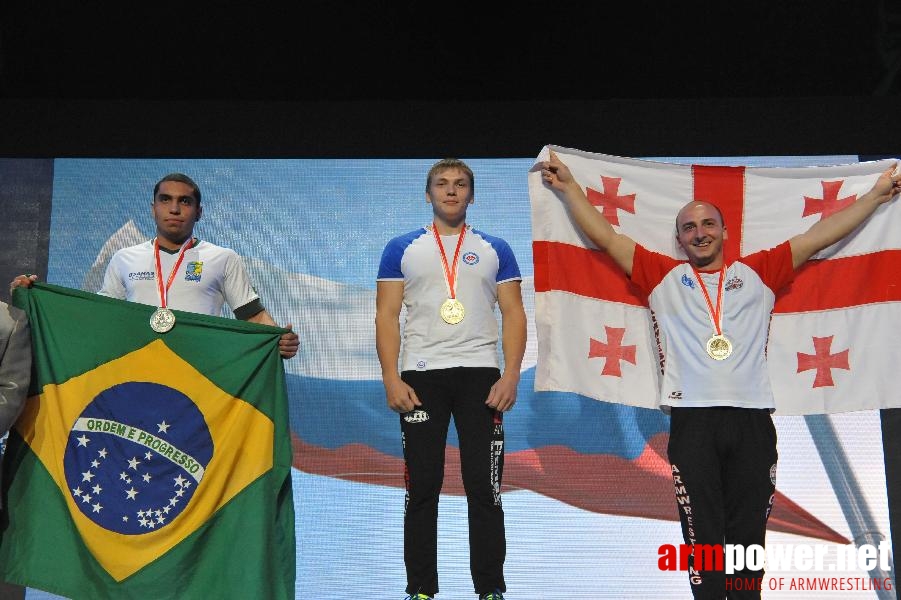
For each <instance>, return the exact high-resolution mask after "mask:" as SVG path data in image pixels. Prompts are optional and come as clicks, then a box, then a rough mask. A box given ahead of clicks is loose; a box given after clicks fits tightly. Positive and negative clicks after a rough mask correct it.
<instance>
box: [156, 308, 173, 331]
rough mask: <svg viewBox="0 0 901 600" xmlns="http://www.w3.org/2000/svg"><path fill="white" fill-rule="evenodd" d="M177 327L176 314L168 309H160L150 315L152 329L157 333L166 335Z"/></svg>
mask: <svg viewBox="0 0 901 600" xmlns="http://www.w3.org/2000/svg"><path fill="white" fill-rule="evenodd" d="M173 327H175V313H174V312H172V311H171V310H169V309H168V308H158V309H156V310H155V311H153V314H152V315H150V328H151V329H152V330H154V331H155V332H157V333H166V332H167V331H169V330H170V329H172V328H173Z"/></svg>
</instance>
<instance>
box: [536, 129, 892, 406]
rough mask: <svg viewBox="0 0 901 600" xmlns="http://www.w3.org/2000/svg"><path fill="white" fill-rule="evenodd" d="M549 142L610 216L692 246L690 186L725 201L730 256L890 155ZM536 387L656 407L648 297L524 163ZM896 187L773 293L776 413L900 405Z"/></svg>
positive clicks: (798, 223)
mask: <svg viewBox="0 0 901 600" xmlns="http://www.w3.org/2000/svg"><path fill="white" fill-rule="evenodd" d="M549 148H551V149H553V150H554V151H555V152H556V153H557V154H558V155H559V157H560V159H561V160H562V161H563V162H564V163H566V165H567V166H568V167H569V168H570V170H571V171H572V173H573V175H574V176H575V178H576V180H577V181H578V182H579V183H580V185H582V187H583V189H585V190H586V191H587V195H588V198H589V200H590V201H591V202H592V203H593V204H595V205H596V206H597V207H598V210H602V211H603V212H604V214H605V216H606V217H607V218H608V219H609V220H610V222H611V223H612V224H613V225H614V227H615V228H616V229H617V230H618V231H620V232H621V233H624V234H626V235H628V236H629V237H631V238H632V239H634V240H635V241H636V242H638V243H640V244H642V245H644V246H646V247H647V248H649V249H651V250H654V251H657V252H661V253H663V254H667V255H669V256H674V257H678V258H683V259H684V258H685V255H684V253H682V251H681V250H680V249H678V246H677V244H676V241H675V217H676V213H677V212H678V210H679V209H680V208H681V207H682V206H683V205H684V204H685V203H687V202H689V201H690V200H692V199H698V200H707V201H710V202H713V203H714V204H716V205H717V206H718V207H719V208H720V209H721V211H722V212H723V217H724V220H725V223H726V227H727V230H728V240H727V241H726V247H725V252H726V259H727V260H733V259H735V258H737V257H738V256H741V255H747V254H750V253H752V252H755V251H757V250H762V249H766V248H771V247H773V246H776V245H777V244H779V243H781V242H783V241H785V240H787V239H789V238H791V237H792V236H794V235H796V234H798V233H801V232H803V231H806V230H807V229H808V228H809V227H810V226H811V225H813V224H814V223H816V222H817V221H818V220H819V219H821V218H823V217H824V216H828V215H830V214H832V213H833V212H835V211H836V210H840V209H841V208H842V207H843V206H845V205H846V204H847V203H849V202H853V201H854V200H855V199H856V198H857V197H858V196H861V195H863V194H864V193H866V192H867V191H868V190H869V189H870V188H871V187H872V185H873V183H874V182H875V181H876V178H877V177H878V176H879V174H880V173H882V172H883V171H884V170H886V169H887V168H889V167H890V166H892V165H893V164H895V161H894V160H882V161H872V162H862V163H854V164H845V165H835V166H824V167H799V168H761V167H734V166H728V167H726V166H702V165H677V164H669V163H661V162H653V161H647V160H639V159H634V158H623V157H617V156H610V155H605V154H597V153H590V152H585V151H580V150H574V149H569V148H562V147H557V146H545V147H544V148H543V149H542V151H541V153H540V154H539V156H538V157H537V158H536V163H537V162H539V161H542V160H546V158H547V156H548V149H549ZM529 196H530V201H531V210H532V239H533V257H534V263H535V265H534V266H535V321H536V327H537V333H538V364H537V369H536V374H535V389H536V390H537V391H566V392H574V393H578V394H581V395H584V396H587V397H589V398H594V399H597V400H603V401H607V402H617V403H621V404H628V405H632V406H641V407H647V408H654V407H657V406H658V384H659V364H660V363H659V357H658V353H657V344H656V342H655V338H654V333H653V331H652V327H651V320H650V314H649V310H648V308H647V303H646V300H645V298H644V297H643V296H642V295H641V294H640V293H639V292H638V291H637V290H636V289H635V288H634V287H633V286H632V285H631V284H630V282H629V280H628V278H626V277H625V275H624V274H623V273H622V272H621V271H620V270H619V269H618V268H617V267H616V265H615V264H614V263H613V262H612V261H611V260H610V259H609V257H608V256H607V255H606V253H604V252H601V251H599V250H597V248H596V247H595V246H594V245H593V244H592V243H591V242H590V241H589V240H588V239H587V238H585V237H584V236H582V235H581V233H580V232H579V230H578V228H577V227H576V226H575V224H573V223H572V221H571V220H570V218H569V214H568V212H567V210H566V207H565V205H564V203H563V201H562V200H561V199H560V198H559V197H558V196H557V195H556V194H555V193H554V192H553V191H552V190H551V189H550V188H548V187H547V186H546V185H545V184H544V183H543V182H542V180H541V176H540V173H539V172H538V170H537V167H536V168H533V169H532V170H531V171H530V173H529ZM899 203H901V199H897V198H896V199H894V200H893V201H891V202H889V203H888V204H886V205H883V206H881V207H880V208H879V209H878V210H877V211H876V213H875V214H873V215H872V216H871V217H870V219H869V220H867V221H866V222H865V223H864V224H863V225H862V226H861V227H859V228H858V229H857V230H856V231H854V232H853V233H852V234H851V235H850V236H848V237H847V238H845V239H844V240H842V241H841V242H839V243H837V244H835V245H833V246H831V247H829V248H827V249H825V250H824V251H822V252H821V253H820V254H818V255H816V256H814V257H813V258H812V259H811V260H810V261H809V262H808V264H806V265H804V266H803V267H802V268H801V269H799V271H798V273H797V275H796V278H795V281H794V283H793V284H792V285H791V286H790V287H789V288H786V289H784V290H781V291H780V292H779V293H778V295H777V300H776V306H775V309H774V311H773V317H772V321H771V326H770V340H769V346H768V358H769V360H768V362H769V369H770V376H771V379H772V381H773V389H774V393H775V396H776V406H777V409H776V414H783V415H799V414H824V413H837V412H848V411H856V410H865V409H874V408H889V407H899V406H901V386H899V385H897V382H896V380H895V379H894V377H895V375H896V374H898V373H899V372H901V361H899V359H901V206H899Z"/></svg>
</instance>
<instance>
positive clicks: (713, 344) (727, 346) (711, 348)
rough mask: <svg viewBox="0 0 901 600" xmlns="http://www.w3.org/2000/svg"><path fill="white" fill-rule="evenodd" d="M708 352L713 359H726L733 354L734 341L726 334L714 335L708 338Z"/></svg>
mask: <svg viewBox="0 0 901 600" xmlns="http://www.w3.org/2000/svg"><path fill="white" fill-rule="evenodd" d="M707 354H708V355H709V356H710V358H712V359H713V360H726V359H727V358H729V355H731V354H732V342H731V341H729V338H727V337H726V336H724V335H712V336H710V339H709V340H707Z"/></svg>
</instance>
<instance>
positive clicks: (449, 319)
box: [441, 298, 466, 325]
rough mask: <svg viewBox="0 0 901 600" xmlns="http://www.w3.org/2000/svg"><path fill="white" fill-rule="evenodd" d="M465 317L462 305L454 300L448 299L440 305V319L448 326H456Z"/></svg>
mask: <svg viewBox="0 0 901 600" xmlns="http://www.w3.org/2000/svg"><path fill="white" fill-rule="evenodd" d="M465 316H466V311H465V310H464V309H463V303H462V302H460V301H459V300H457V299H456V298H448V299H447V300H445V301H444V304H442V305H441V318H442V319H444V322H445V323H447V324H448V325H456V324H457V323H459V322H460V321H462V320H463V317H465Z"/></svg>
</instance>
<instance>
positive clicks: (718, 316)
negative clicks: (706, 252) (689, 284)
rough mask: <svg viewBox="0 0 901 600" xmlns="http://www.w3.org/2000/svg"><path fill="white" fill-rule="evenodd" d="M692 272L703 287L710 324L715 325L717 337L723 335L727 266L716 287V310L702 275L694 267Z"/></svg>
mask: <svg viewBox="0 0 901 600" xmlns="http://www.w3.org/2000/svg"><path fill="white" fill-rule="evenodd" d="M691 270H692V271H694V272H695V279H697V280H698V283H699V284H700V286H701V291H702V292H704V300H706V301H707V310H708V311H709V313H710V322H711V323H713V329H714V331H716V334H717V335H722V334H723V331H722V315H723V279H724V278H725V275H726V265H725V264H724V265H723V268H722V269H720V282H719V283H718V284H717V286H716V287H717V294H716V310H714V309H713V302H711V301H710V293H709V292H708V291H707V286H706V285H704V282H703V281H702V280H701V273H699V272H698V270H697V269H695V268H694V266H693V265H692V267H691Z"/></svg>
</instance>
